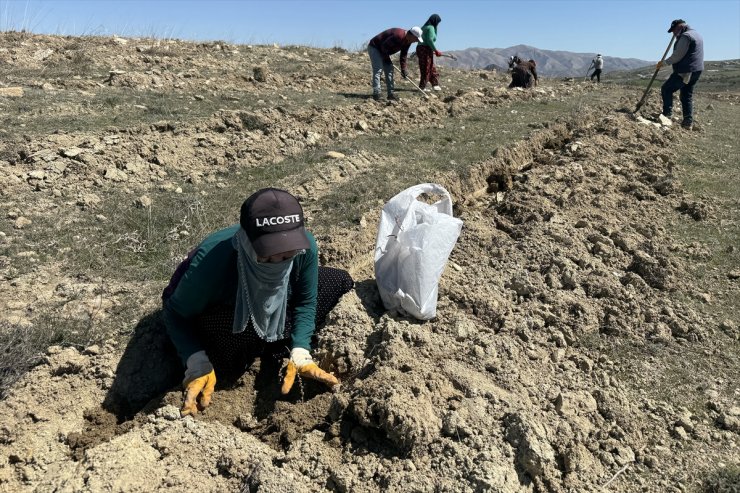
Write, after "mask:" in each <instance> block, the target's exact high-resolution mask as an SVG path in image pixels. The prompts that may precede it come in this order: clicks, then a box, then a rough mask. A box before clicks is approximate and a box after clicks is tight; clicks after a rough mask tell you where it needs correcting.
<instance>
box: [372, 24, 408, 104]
mask: <svg viewBox="0 0 740 493" xmlns="http://www.w3.org/2000/svg"><path fill="white" fill-rule="evenodd" d="M421 37H422V35H421V28H420V27H418V26H414V27H412V28H411V29H409V30H408V31H405V30H403V29H401V28H399V27H392V28H390V29H386V30H385V31H383V32H382V33H380V34H377V35H376V36H375V37H373V39H371V40H370V42H369V43H368V45H367V53H368V55H370V64H371V65H372V70H373V79H372V83H373V99H374V100H376V101H378V100H379V99H380V73H381V72H385V86H386V90H387V91H388V100H394V99H398V98H397V97H396V95H395V93H394V92H393V89H394V87H393V62H392V61H391V55H393V54H395V53H398V52H399V51H400V52H401V55H400V57H401V58H400V64H401V75H402V76H403V77H404V78H407V77H408V72H406V59H407V57H408V53H409V48H410V47H411V45H412V44H413V43H417V42H419V41H421Z"/></svg>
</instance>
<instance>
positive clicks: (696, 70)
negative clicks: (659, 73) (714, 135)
mask: <svg viewBox="0 0 740 493" xmlns="http://www.w3.org/2000/svg"><path fill="white" fill-rule="evenodd" d="M668 32H669V33H673V35H674V36H675V37H676V44H675V45H673V54H672V55H671V56H670V57H668V58H667V59H666V60H665V61H663V62H658V64H657V65H656V68H657V69H658V70H660V68H661V67H662V66H663V65H673V73H672V74H671V76H670V77H668V80H666V81H665V82H664V83H663V86H662V87H661V88H660V93H661V95H662V96H663V115H665V116H666V117H668V118H670V117H671V114H672V113H673V93H675V92H676V91H680V97H679V99H680V100H681V110H682V112H683V121H682V122H681V127H683V128H685V129H687V130H691V128H692V127H693V125H694V118H693V95H694V86H695V85H696V83H697V82H698V81H699V77H701V73H702V71H703V70H704V40H703V39H702V37H701V35H700V34H699V33H698V32H696V31H694V30H693V29H692V28H691V27H690V26H689V25H688V24H686V21H684V20H683V19H676V20H675V21H673V22H671V27H670V28H669V29H668Z"/></svg>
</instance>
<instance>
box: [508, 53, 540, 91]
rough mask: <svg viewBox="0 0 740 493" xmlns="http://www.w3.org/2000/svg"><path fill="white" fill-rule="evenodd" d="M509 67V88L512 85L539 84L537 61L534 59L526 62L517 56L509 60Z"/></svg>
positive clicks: (525, 86)
mask: <svg viewBox="0 0 740 493" xmlns="http://www.w3.org/2000/svg"><path fill="white" fill-rule="evenodd" d="M509 68H510V69H511V84H509V89H511V88H512V87H524V88H530V87H532V86H536V85H537V63H536V62H535V61H534V60H528V61H526V62H525V61H523V60H522V59H521V58H519V57H518V56H515V57H513V58H511V59H510V61H509Z"/></svg>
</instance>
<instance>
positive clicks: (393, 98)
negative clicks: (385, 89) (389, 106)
mask: <svg viewBox="0 0 740 493" xmlns="http://www.w3.org/2000/svg"><path fill="white" fill-rule="evenodd" d="M398 99H399V98H398V96H396V93H394V92H389V93H388V101H398Z"/></svg>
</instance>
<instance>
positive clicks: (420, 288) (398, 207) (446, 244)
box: [375, 183, 463, 320]
mask: <svg viewBox="0 0 740 493" xmlns="http://www.w3.org/2000/svg"><path fill="white" fill-rule="evenodd" d="M422 193H432V194H437V195H441V196H442V197H443V198H442V199H441V200H439V201H438V202H435V203H434V204H427V203H424V202H421V201H419V200H417V197H419V195H421V194H422ZM462 224H463V222H462V221H461V220H460V219H457V218H455V217H453V216H452V198H451V197H450V194H449V192H447V190H446V189H445V188H444V187H442V186H441V185H437V184H435V183H422V184H419V185H415V186H413V187H410V188H407V189H406V190H404V191H403V192H401V193H399V194H398V195H396V196H395V197H393V198H392V199H390V200H389V201H388V203H387V204H385V206H384V207H383V212H382V214H381V217H380V225H379V226H378V238H377V241H376V242H375V280H376V282H377V284H378V290H379V291H380V297H381V299H382V300H383V305H384V306H385V307H386V309H389V310H391V309H394V308H395V309H398V310H399V311H400V312H402V313H406V314H409V315H412V316H414V317H416V318H418V319H421V320H429V319H431V318H434V316H435V315H436V313H437V291H438V286H439V278H440V277H441V276H442V272H443V271H444V268H445V265H446V264H447V258H448V257H449V256H450V252H452V249H453V248H454V247H455V243H457V238H458V237H459V236H460V231H461V229H462Z"/></svg>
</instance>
